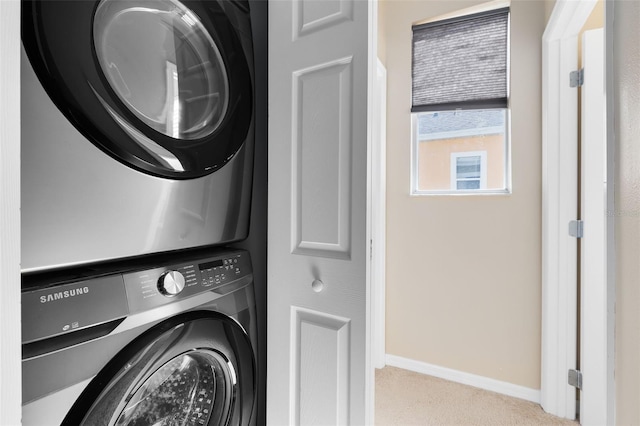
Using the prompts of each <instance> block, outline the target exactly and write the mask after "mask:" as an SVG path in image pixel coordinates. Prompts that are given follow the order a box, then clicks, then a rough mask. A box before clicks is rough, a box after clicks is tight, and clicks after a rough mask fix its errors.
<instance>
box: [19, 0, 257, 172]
mask: <svg viewBox="0 0 640 426" xmlns="http://www.w3.org/2000/svg"><path fill="white" fill-rule="evenodd" d="M238 5H240V6H238ZM248 22H249V21H248V11H247V10H246V9H245V8H244V6H243V5H242V3H232V2H217V1H208V2H202V1H189V0H183V1H181V0H129V1H126V2H125V1H121V0H100V1H42V0H27V1H25V2H23V26H22V28H23V30H22V31H23V33H22V39H23V44H24V46H25V50H26V52H27V55H28V57H29V60H30V62H31V64H32V66H33V68H34V70H35V72H36V74H37V75H38V78H39V79H40V82H41V83H42V85H43V87H44V88H45V90H46V91H47V93H48V94H49V96H50V97H51V99H52V100H53V102H54V103H55V104H56V106H57V107H58V108H59V109H60V111H61V112H62V113H63V114H64V115H65V116H66V117H67V119H68V120H69V121H70V122H71V123H73V125H74V126H75V127H76V128H77V129H78V130H79V131H80V132H81V133H83V134H84V135H85V137H87V139H89V140H90V141H91V142H93V143H94V144H95V145H96V146H98V147H99V148H101V149H102V150H103V151H105V152H106V153H108V154H109V155H111V156H113V157H114V158H116V159H118V160H119V161H121V162H123V163H125V164H127V165H129V166H131V167H134V168H136V169H138V170H141V171H145V172H148V173H150V174H154V175H159V176H163V177H169V178H177V179H182V178H193V177H200V176H203V175H206V174H209V173H211V172H213V171H215V170H216V169H218V168H220V167H222V166H223V165H224V164H225V163H226V162H228V161H229V160H230V159H231V158H232V157H233V156H234V154H235V153H236V152H237V151H238V149H240V147H241V146H242V144H243V143H244V141H245V140H246V139H247V135H248V132H249V129H250V128H251V121H252V117H253V106H252V105H253V99H252V94H253V83H252V75H251V72H250V70H249V61H250V60H251V59H250V58H251V56H252V52H251V48H250V46H251V44H250V42H249V43H247V42H246V39H247V37H248V38H249V40H250V36H251V35H250V32H249V28H248ZM247 32H249V33H248V34H247ZM243 39H244V42H243Z"/></svg>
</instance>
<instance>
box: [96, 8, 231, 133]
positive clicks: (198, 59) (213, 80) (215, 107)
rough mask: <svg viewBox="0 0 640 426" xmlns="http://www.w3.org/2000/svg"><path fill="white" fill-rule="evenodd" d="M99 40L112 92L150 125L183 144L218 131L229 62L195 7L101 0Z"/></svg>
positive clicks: (101, 60) (99, 53)
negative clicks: (224, 59)
mask: <svg viewBox="0 0 640 426" xmlns="http://www.w3.org/2000/svg"><path fill="white" fill-rule="evenodd" d="M93 35H94V43H95V49H96V54H97V57H98V61H99V63H100V66H101V68H102V71H103V73H104V75H105V77H106V79H107V80H108V82H109V84H110V86H111V88H112V89H113V91H114V92H115V93H116V95H117V96H118V98H119V99H120V100H121V101H122V102H123V103H124V104H125V105H126V106H127V107H128V108H129V110H130V111H131V112H132V113H133V114H135V116H136V117H137V118H138V119H140V120H141V121H142V122H143V123H145V124H146V125H148V126H149V127H151V128H152V129H154V130H155V131H157V132H160V133H162V134H164V135H166V136H168V137H171V138H174V139H182V140H194V139H201V138H203V137H206V136H209V135H210V134H212V133H213V132H214V131H215V130H216V129H217V128H218V127H219V125H220V123H221V122H222V120H223V118H224V115H225V112H226V110H227V105H228V103H229V82H228V79H227V73H226V70H225V65H224V63H223V60H222V56H221V54H220V51H219V49H218V47H217V46H216V43H215V42H214V40H213V38H212V37H211V35H210V34H209V33H208V31H207V30H206V28H205V27H204V26H203V25H202V23H201V22H200V19H199V18H198V17H197V16H196V15H195V14H194V13H193V12H192V11H191V10H190V9H189V8H187V7H185V6H184V5H183V4H182V3H180V2H179V1H177V0H147V1H144V0H136V1H127V2H123V1H119V0H102V1H101V2H100V3H99V5H98V8H97V10H96V14H95V19H94V24H93ZM125 130H128V128H126V129H125Z"/></svg>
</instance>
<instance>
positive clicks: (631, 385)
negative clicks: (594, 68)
mask: <svg viewBox="0 0 640 426" xmlns="http://www.w3.org/2000/svg"><path fill="white" fill-rule="evenodd" d="M614 8H615V14H614V20H615V25H614V27H613V46H614V49H613V52H614V53H613V56H614V63H613V66H614V72H613V79H614V90H613V96H614V98H613V102H614V110H615V117H614V120H615V123H614V131H615V134H616V141H615V148H616V151H617V152H616V155H615V157H614V158H615V163H616V169H615V172H614V173H615V179H614V182H615V185H616V191H615V212H614V213H615V221H616V231H615V239H616V245H615V250H616V270H615V271H616V333H615V339H616V362H615V369H616V373H615V380H616V424H618V425H638V424H640V261H639V260H640V144H639V143H638V141H640V74H638V69H639V68H640V42H639V35H638V28H640V2H637V1H616V2H615V3H614ZM609 11H610V9H609V8H607V12H609Z"/></svg>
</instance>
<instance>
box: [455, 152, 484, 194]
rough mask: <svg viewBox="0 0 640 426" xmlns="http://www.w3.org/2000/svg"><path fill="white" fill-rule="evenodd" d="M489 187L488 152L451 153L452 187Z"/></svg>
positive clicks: (462, 188)
mask: <svg viewBox="0 0 640 426" xmlns="http://www.w3.org/2000/svg"><path fill="white" fill-rule="evenodd" d="M486 188H487V152H486V151H478V152H455V153H453V154H451V189H452V190H466V189H486Z"/></svg>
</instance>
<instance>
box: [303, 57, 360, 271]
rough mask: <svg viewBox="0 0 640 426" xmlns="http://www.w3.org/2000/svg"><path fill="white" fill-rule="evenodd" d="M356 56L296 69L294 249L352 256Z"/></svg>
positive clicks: (322, 254)
mask: <svg viewBox="0 0 640 426" xmlns="http://www.w3.org/2000/svg"><path fill="white" fill-rule="evenodd" d="M352 60H353V57H352V56H349V57H346V58H341V59H337V60H335V61H331V62H327V63H324V64H320V65H316V66H313V67H309V68H306V69H304V70H300V71H295V72H294V73H293V99H294V105H293V110H292V122H293V125H294V126H295V129H294V131H293V139H294V140H293V142H292V171H291V182H292V188H291V192H292V194H291V204H292V210H291V227H292V228H291V236H292V253H295V254H307V255H314V256H322V257H333V258H339V259H346V260H349V259H350V258H351V239H350V236H351V223H350V220H349V219H350V217H351V173H350V170H351V151H352V149H351V143H352V140H351V134H352V128H351V110H352V105H353V99H352V98H353V81H352V80H353V69H352Z"/></svg>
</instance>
